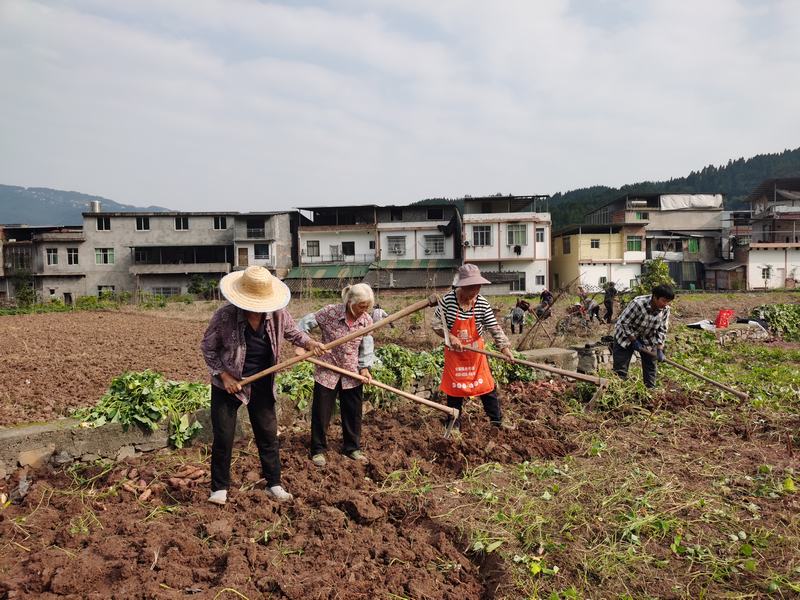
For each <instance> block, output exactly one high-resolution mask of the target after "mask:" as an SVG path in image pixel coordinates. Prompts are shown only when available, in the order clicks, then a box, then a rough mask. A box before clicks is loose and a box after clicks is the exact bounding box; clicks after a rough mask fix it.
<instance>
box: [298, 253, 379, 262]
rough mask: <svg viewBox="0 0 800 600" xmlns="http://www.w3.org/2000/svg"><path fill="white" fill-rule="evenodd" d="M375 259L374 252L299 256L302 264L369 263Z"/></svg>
mask: <svg viewBox="0 0 800 600" xmlns="http://www.w3.org/2000/svg"><path fill="white" fill-rule="evenodd" d="M374 260H375V253H374V252H369V253H367V254H322V255H320V256H308V255H307V254H304V255H302V256H301V257H300V262H301V263H302V264H304V265H309V264H334V265H335V264H369V263H371V262H373V261H374Z"/></svg>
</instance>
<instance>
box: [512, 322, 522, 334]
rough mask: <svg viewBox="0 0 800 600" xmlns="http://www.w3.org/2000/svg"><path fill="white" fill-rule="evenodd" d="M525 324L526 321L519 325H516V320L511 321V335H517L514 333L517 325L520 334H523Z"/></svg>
mask: <svg viewBox="0 0 800 600" xmlns="http://www.w3.org/2000/svg"><path fill="white" fill-rule="evenodd" d="M524 323H525V321H520V322H519V323H515V322H514V320H513V319H512V320H511V333H515V332H514V326H515V325H516V326H517V328H518V329H519V332H520V333H522V325H523V324H524Z"/></svg>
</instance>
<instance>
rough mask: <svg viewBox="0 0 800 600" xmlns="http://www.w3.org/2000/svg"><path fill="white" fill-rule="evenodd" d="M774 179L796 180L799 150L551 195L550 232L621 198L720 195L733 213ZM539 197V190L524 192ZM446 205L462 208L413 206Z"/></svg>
mask: <svg viewBox="0 0 800 600" xmlns="http://www.w3.org/2000/svg"><path fill="white" fill-rule="evenodd" d="M777 177H800V148H797V149H795V150H784V151H783V152H779V153H776V154H758V155H756V156H754V157H752V158H748V159H744V158H737V159H736V160H729V161H728V164H727V165H724V166H719V167H715V166H714V165H709V166H707V167H703V168H702V169H700V170H699V171H692V172H691V173H689V175H688V176H686V177H680V178H678V179H670V180H669V181H642V182H639V183H631V184H628V185H623V186H622V187H620V188H611V187H606V186H602V185H596V186H592V187H588V188H581V189H577V190H570V191H568V192H564V193H561V192H559V193H557V194H553V195H552V196H551V197H550V215H551V218H552V220H553V229H554V230H558V229H561V228H562V227H566V226H567V225H570V224H577V223H581V222H582V221H583V217H584V215H586V213H588V212H590V211H592V210H594V209H595V208H597V207H599V206H602V205H603V204H606V203H608V202H611V201H612V200H614V199H616V198H619V197H620V196H623V195H625V194H632V193H642V194H651V193H652V194H659V193H664V194H724V195H725V209H726V210H734V209H737V208H743V207H744V206H745V203H744V200H745V198H747V196H749V195H750V193H751V192H752V191H753V190H755V189H756V187H758V185H759V184H760V183H761V182H762V181H764V180H765V179H772V178H777ZM526 193H533V194H539V193H542V190H526ZM434 202H449V203H452V204H454V205H456V206H457V207H458V208H459V209H460V210H463V208H464V200H463V199H462V198H428V199H426V200H420V201H419V202H415V203H414V204H431V203H434Z"/></svg>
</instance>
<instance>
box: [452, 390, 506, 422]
mask: <svg viewBox="0 0 800 600" xmlns="http://www.w3.org/2000/svg"><path fill="white" fill-rule="evenodd" d="M481 402H482V403H483V411H484V412H485V413H486V415H487V416H488V417H489V420H490V421H491V422H492V425H500V423H501V422H502V421H503V413H502V412H501V411H500V399H499V398H498V397H497V388H494V389H493V390H492V391H491V392H489V393H487V394H483V395H482V396H481ZM463 405H464V398H462V397H461V396H448V397H447V406H449V407H450V408H457V409H458V412H459V419H458V420H459V421H460V420H461V417H460V413H461V407H462V406H463Z"/></svg>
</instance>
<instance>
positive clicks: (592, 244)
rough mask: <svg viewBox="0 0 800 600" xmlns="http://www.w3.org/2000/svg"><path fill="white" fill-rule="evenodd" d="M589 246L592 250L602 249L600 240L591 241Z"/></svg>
mask: <svg viewBox="0 0 800 600" xmlns="http://www.w3.org/2000/svg"><path fill="white" fill-rule="evenodd" d="M589 246H590V247H591V248H599V247H600V240H599V239H591V240H589Z"/></svg>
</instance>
